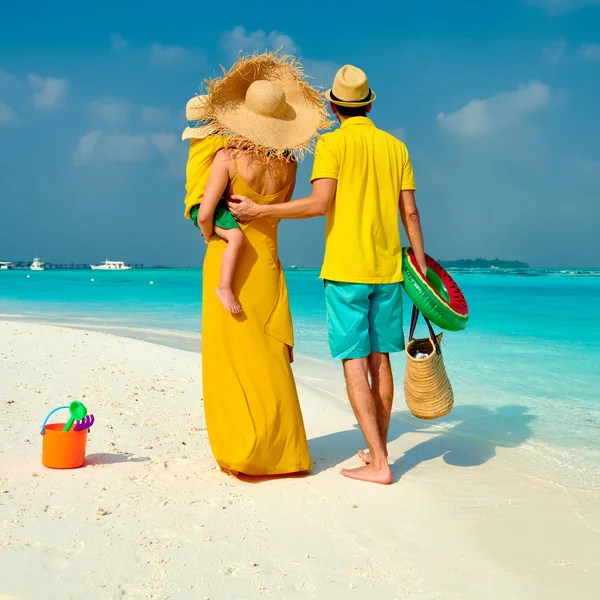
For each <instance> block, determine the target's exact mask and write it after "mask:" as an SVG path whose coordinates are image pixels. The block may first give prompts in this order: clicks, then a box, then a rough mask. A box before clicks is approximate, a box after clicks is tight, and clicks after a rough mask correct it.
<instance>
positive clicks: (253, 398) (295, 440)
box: [202, 54, 327, 475]
mask: <svg viewBox="0 0 600 600" xmlns="http://www.w3.org/2000/svg"><path fill="white" fill-rule="evenodd" d="M208 91H209V93H208V96H207V97H208V100H207V106H206V114H205V121H204V122H205V123H206V124H208V125H209V126H210V127H212V128H213V131H215V130H216V131H217V133H220V134H223V135H228V136H230V137H229V141H228V145H229V148H228V149H225V150H220V151H219V152H218V153H217V155H216V156H215V159H214V162H213V165H212V169H211V173H210V177H209V182H208V184H207V186H206V190H205V193H204V199H203V203H204V202H207V203H210V204H211V205H212V206H214V205H216V204H217V203H218V201H219V199H220V198H221V197H222V195H223V194H224V193H227V194H228V195H234V194H243V195H245V196H248V197H250V198H252V199H253V200H254V201H255V202H257V203H263V204H264V203H279V202H287V201H289V200H290V199H291V197H292V193H293V190H294V184H295V179H296V161H295V159H294V158H293V157H294V154H299V155H302V154H303V152H304V151H305V150H306V149H307V148H308V147H309V145H310V143H311V142H312V141H313V140H314V138H315V136H316V134H317V131H318V129H319V128H320V127H322V126H324V125H326V124H327V122H326V118H325V114H326V113H325V107H324V104H323V102H322V100H321V98H320V96H319V95H318V93H317V92H316V90H314V89H313V88H311V87H310V86H309V85H308V84H307V83H306V82H305V80H304V77H303V75H302V72H301V70H300V69H299V68H298V66H297V64H296V63H294V62H293V61H292V60H291V59H289V58H287V57H278V56H277V55H275V54H263V55H260V56H254V57H252V58H243V59H241V60H240V61H238V63H236V65H234V67H233V68H232V69H231V70H230V71H229V73H227V74H225V75H224V76H223V77H222V78H220V79H218V80H216V81H212V82H211V83H210V85H209V90H208ZM277 226H278V221H277V220H273V219H262V220H257V221H254V222H252V223H249V224H241V228H242V232H243V234H244V241H243V244H242V247H241V250H240V252H239V255H238V257H237V262H236V266H235V271H234V275H233V281H232V290H233V293H234V294H235V297H236V299H237V301H238V302H239V305H240V306H241V309H242V312H241V313H240V314H232V313H231V312H229V311H228V310H226V308H225V307H224V306H223V304H222V303H221V301H220V300H219V298H218V297H217V295H216V293H215V291H216V290H217V288H218V286H219V278H220V271H221V261H222V255H223V252H224V250H225V249H226V247H227V243H226V241H224V240H221V239H219V238H218V237H216V236H214V235H213V236H212V237H211V238H210V239H209V240H208V249H207V252H206V258H205V261H204V274H203V309H202V313H203V314H202V321H203V325H202V378H203V388H204V409H205V415H206V424H207V430H208V436H209V441H210V444H211V448H212V451H213V454H214V456H215V458H216V460H217V462H218V464H219V466H220V467H221V468H222V469H223V470H224V471H227V472H230V473H233V474H239V473H243V474H246V475H280V474H285V473H297V472H302V471H308V470H310V469H311V468H312V462H311V459H310V455H309V451H308V443H307V440H306V434H305V431H304V424H303V420H302V413H301V411H300V404H299V402H298V395H297V392H296V385H295V382H294V377H293V374H292V369H291V366H290V363H291V360H292V349H293V343H294V342H293V330H292V321H291V315H290V308H289V302H288V296H287V287H286V282H285V277H284V275H283V271H282V268H281V264H280V262H279V258H278V248H277Z"/></svg>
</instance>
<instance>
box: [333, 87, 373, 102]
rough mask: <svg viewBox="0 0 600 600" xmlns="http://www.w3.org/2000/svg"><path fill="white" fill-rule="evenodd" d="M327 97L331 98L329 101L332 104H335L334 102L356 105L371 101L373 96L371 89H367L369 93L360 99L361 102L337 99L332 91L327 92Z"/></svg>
mask: <svg viewBox="0 0 600 600" xmlns="http://www.w3.org/2000/svg"><path fill="white" fill-rule="evenodd" d="M329 95H330V96H331V100H332V102H333V103H334V104H335V102H336V100H337V101H338V102H348V103H351V102H352V103H356V104H362V103H364V102H367V101H368V100H370V99H371V96H372V95H373V92H372V91H371V88H369V93H368V94H367V95H366V96H365V97H364V98H363V99H362V100H342V99H341V98H338V97H337V96H336V95H335V94H334V93H333V90H331V91H330V92H329Z"/></svg>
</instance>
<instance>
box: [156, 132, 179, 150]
mask: <svg viewBox="0 0 600 600" xmlns="http://www.w3.org/2000/svg"><path fill="white" fill-rule="evenodd" d="M150 141H151V142H152V143H153V144H154V146H155V147H156V148H157V149H158V150H160V151H162V152H169V151H171V150H173V148H175V146H176V145H177V142H178V140H177V136H176V135H175V134H174V133H151V134H150Z"/></svg>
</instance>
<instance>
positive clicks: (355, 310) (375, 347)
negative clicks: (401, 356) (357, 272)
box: [325, 280, 404, 360]
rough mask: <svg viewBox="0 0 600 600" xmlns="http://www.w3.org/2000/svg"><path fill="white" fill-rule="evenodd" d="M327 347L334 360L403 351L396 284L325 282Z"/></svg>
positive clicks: (402, 335)
mask: <svg viewBox="0 0 600 600" xmlns="http://www.w3.org/2000/svg"><path fill="white" fill-rule="evenodd" d="M325 305H326V308H327V330H328V333H329V347H330V349H331V355H332V356H333V358H335V359H339V360H347V359H351V358H365V357H367V356H369V354H371V352H381V353H383V354H388V353H392V352H402V350H404V332H403V331H402V286H401V284H400V283H382V284H366V283H342V282H339V281H329V280H326V281H325Z"/></svg>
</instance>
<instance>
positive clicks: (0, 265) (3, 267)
mask: <svg viewBox="0 0 600 600" xmlns="http://www.w3.org/2000/svg"><path fill="white" fill-rule="evenodd" d="M12 268H14V265H13V264H12V263H11V262H0V271H8V269H12Z"/></svg>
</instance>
